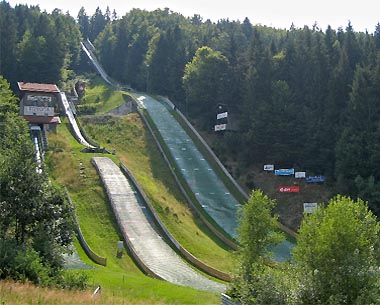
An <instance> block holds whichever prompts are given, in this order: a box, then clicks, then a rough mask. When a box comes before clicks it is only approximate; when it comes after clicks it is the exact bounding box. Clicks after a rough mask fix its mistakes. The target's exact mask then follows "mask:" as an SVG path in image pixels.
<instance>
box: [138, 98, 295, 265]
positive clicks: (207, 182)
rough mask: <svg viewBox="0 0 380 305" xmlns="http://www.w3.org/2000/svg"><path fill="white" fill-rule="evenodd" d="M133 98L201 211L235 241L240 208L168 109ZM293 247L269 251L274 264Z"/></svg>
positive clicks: (286, 244)
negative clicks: (143, 109) (152, 127)
mask: <svg viewBox="0 0 380 305" xmlns="http://www.w3.org/2000/svg"><path fill="white" fill-rule="evenodd" d="M134 95H135V97H136V98H137V99H138V100H139V101H140V104H141V105H142V106H143V107H144V108H146V109H147V111H148V113H149V115H150V117H151V118H152V120H153V122H154V124H155V125H156V126H157V128H158V130H159V132H160V134H161V136H162V138H163V139H164V141H165V143H166V145H167V147H168V148H169V150H170V153H171V155H172V157H173V159H174V160H175V162H176V164H177V166H178V168H179V169H180V171H181V173H182V175H183V177H184V178H185V179H186V181H187V183H188V184H189V186H190V188H191V190H192V191H193V192H194V194H195V195H196V196H197V198H198V200H199V202H200V203H201V205H202V207H203V209H204V210H205V211H206V212H207V213H208V214H209V215H210V216H211V217H212V218H213V219H214V220H215V222H216V223H218V225H219V226H221V227H222V228H223V229H224V230H225V231H226V232H227V233H228V234H229V235H231V236H232V237H236V236H237V227H238V210H239V208H240V204H239V203H238V202H237V200H236V199H235V198H234V197H233V196H232V195H231V194H230V192H229V190H228V189H227V188H226V186H225V185H224V184H223V182H222V181H221V179H220V178H219V177H218V175H217V174H216V173H215V171H214V170H213V169H212V168H211V166H210V165H209V163H208V162H207V161H206V160H205V158H204V157H203V155H202V154H201V152H200V151H199V150H198V148H197V147H196V145H195V143H194V142H193V140H192V139H191V138H190V137H189V136H188V135H187V133H186V132H185V130H184V129H183V128H182V126H181V125H180V124H179V123H178V121H177V120H176V119H175V118H174V116H173V114H172V113H171V111H170V110H171V107H170V106H169V105H168V104H167V103H164V102H160V101H157V100H156V99H154V98H152V97H151V96H149V95H144V94H134ZM293 246H294V244H293V243H291V242H290V241H288V240H285V241H284V242H283V243H281V244H280V245H278V246H277V247H275V248H274V249H273V251H274V260H275V261H279V262H281V261H284V260H287V259H290V257H291V256H290V252H291V248H292V247H293Z"/></svg>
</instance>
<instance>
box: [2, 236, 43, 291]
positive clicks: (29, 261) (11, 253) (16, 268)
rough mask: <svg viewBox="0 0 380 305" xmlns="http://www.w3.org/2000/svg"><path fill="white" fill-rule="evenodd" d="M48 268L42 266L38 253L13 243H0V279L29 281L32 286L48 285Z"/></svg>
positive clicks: (5, 241) (4, 241)
mask: <svg viewBox="0 0 380 305" xmlns="http://www.w3.org/2000/svg"><path fill="white" fill-rule="evenodd" d="M48 275H49V268H47V267H46V266H44V265H43V264H42V260H41V257H40V256H39V254H38V252H36V251H35V250H34V249H32V248H30V247H26V246H25V245H21V244H18V243H16V242H14V241H7V240H1V241H0V278H1V279H6V278H11V279H13V280H16V281H26V280H29V281H31V282H33V283H34V284H42V285H47V284H49V282H50V280H49V276H48Z"/></svg>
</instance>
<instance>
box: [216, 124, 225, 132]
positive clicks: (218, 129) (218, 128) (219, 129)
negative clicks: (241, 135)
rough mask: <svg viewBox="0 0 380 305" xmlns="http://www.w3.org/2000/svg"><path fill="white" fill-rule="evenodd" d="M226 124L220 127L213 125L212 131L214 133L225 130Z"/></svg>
mask: <svg viewBox="0 0 380 305" xmlns="http://www.w3.org/2000/svg"><path fill="white" fill-rule="evenodd" d="M226 128H227V124H220V125H215V127H214V130H215V131H221V130H226Z"/></svg>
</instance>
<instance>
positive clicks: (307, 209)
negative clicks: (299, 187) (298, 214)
mask: <svg viewBox="0 0 380 305" xmlns="http://www.w3.org/2000/svg"><path fill="white" fill-rule="evenodd" d="M317 207H318V203H316V202H305V203H304V204H303V211H304V213H309V214H310V213H313V212H314V211H315V210H316V209H317Z"/></svg>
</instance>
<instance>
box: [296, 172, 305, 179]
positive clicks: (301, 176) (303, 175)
mask: <svg viewBox="0 0 380 305" xmlns="http://www.w3.org/2000/svg"><path fill="white" fill-rule="evenodd" d="M294 177H295V178H296V179H303V178H306V172H295V174H294Z"/></svg>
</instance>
